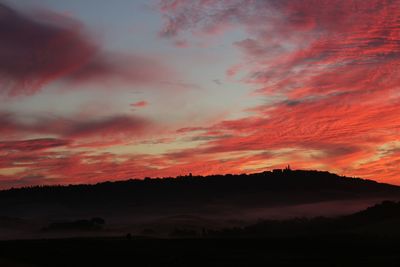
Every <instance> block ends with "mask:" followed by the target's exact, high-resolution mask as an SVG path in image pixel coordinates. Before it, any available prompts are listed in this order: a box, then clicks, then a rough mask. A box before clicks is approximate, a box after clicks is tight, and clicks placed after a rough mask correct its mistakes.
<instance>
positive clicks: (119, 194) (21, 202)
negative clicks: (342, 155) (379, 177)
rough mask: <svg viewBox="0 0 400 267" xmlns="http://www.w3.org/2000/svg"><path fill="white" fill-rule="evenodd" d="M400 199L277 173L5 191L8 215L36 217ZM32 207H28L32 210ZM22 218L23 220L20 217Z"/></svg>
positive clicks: (344, 180) (370, 186) (359, 184)
mask: <svg viewBox="0 0 400 267" xmlns="http://www.w3.org/2000/svg"><path fill="white" fill-rule="evenodd" d="M390 195H396V196H400V187H397V186H394V185H389V184H382V183H377V182H375V181H371V180H364V179H360V178H348V177H342V176H338V175H336V174H332V173H329V172H322V171H305V170H290V169H289V170H288V169H286V170H274V171H272V172H269V171H266V172H262V173H255V174H239V175H231V174H227V175H211V176H205V177H203V176H192V175H188V176H179V177H176V178H172V177H167V178H155V179H150V178H146V179H144V180H136V179H133V180H127V181H118V182H104V183H98V184H95V185H88V184H86V185H69V186H36V187H26V188H19V189H10V190H4V191H0V209H1V210H2V212H3V214H4V215H7V216H8V215H10V216H16V217H18V216H22V215H26V216H31V217H32V216H34V215H38V214H40V212H42V213H43V214H47V213H49V210H51V211H52V212H54V213H55V214H56V213H57V212H67V213H68V212H69V213H71V214H72V213H81V214H82V213H84V212H85V211H91V212H92V213H90V214H87V215H88V216H97V214H100V216H101V217H103V215H102V214H104V213H106V211H112V212H113V213H114V214H118V213H128V212H129V211H132V210H135V209H137V208H140V207H145V208H146V212H151V211H156V210H157V209H158V208H160V210H162V211H163V212H175V211H194V210H196V209H197V210H201V209H202V208H204V207H205V206H207V208H208V209H209V208H213V207H214V208H216V209H217V208H218V207H222V206H224V205H229V206H235V207H246V206H249V207H257V206H260V207H264V206H266V205H280V204H285V205H286V204H299V203H311V202H316V201H327V200H343V199H362V198H368V197H387V196H390ZM27 206H28V207H27ZM21 214H22V215H21Z"/></svg>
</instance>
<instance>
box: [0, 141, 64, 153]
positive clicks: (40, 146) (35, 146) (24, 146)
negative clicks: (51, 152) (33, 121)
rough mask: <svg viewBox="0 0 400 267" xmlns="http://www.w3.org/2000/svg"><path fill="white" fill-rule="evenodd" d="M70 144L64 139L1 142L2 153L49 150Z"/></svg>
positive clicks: (0, 149)
mask: <svg viewBox="0 0 400 267" xmlns="http://www.w3.org/2000/svg"><path fill="white" fill-rule="evenodd" d="M69 143H70V142H69V141H68V140H63V139H54V138H42V139H31V140H22V141H3V142H0V151H36V150H44V149H48V148H54V147H61V146H66V145H68V144H69Z"/></svg>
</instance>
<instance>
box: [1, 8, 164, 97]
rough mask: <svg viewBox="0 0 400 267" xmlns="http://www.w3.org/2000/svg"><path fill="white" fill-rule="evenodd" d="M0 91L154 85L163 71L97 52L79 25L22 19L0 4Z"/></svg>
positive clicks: (57, 18) (58, 18)
mask: <svg viewBox="0 0 400 267" xmlns="http://www.w3.org/2000/svg"><path fill="white" fill-rule="evenodd" d="M0 38H1V40H2V41H1V43H0V92H3V93H6V94H9V95H18V94H33V93H35V92H37V91H39V90H40V89H41V87H42V86H43V85H45V84H47V83H49V82H52V81H55V80H62V81H64V82H82V81H98V80H100V81H101V82H103V81H104V80H106V79H117V80H123V81H127V82H131V83H132V82H133V83H143V82H155V81H160V80H162V79H164V78H166V77H167V74H168V73H169V71H167V69H166V68H164V67H162V66H161V65H160V64H159V63H158V62H155V60H152V59H149V58H146V57H143V56H140V57H139V56H130V55H116V54H109V53H105V52H104V51H102V50H101V49H100V47H99V45H98V44H96V43H95V42H94V41H93V40H92V39H91V38H90V37H88V33H87V32H86V31H85V27H84V26H83V25H82V23H80V22H79V21H77V20H75V19H72V18H70V17H65V16H63V15H61V14H57V13H51V12H47V13H41V16H40V17H38V16H34V15H27V14H23V13H20V12H18V11H16V10H13V9H12V8H9V7H7V6H5V5H4V4H0Z"/></svg>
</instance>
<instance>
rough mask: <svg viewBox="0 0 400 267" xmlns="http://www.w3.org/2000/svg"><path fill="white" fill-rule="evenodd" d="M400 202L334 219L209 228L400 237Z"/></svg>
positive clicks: (279, 234)
mask: <svg viewBox="0 0 400 267" xmlns="http://www.w3.org/2000/svg"><path fill="white" fill-rule="evenodd" d="M399 223H400V202H394V201H383V202H381V203H379V204H376V205H374V206H371V207H368V208H367V209H364V210H362V211H359V212H356V213H353V214H350V215H345V216H340V217H334V218H326V217H316V218H294V219H289V220H266V221H261V222H258V223H256V224H252V225H248V226H245V227H235V228H225V229H219V230H216V231H212V230H211V231H208V232H207V235H206V236H207V237H208V238H210V237H213V238H216V237H217V238H238V237H240V238H288V237H289V238H294V237H315V236H333V235H336V236H343V235H360V236H374V237H376V236H379V237H397V238H399V237H400V230H399V229H398V225H399Z"/></svg>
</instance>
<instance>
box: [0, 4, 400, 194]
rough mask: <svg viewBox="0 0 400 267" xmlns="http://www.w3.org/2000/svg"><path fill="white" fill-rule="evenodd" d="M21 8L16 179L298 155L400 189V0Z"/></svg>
mask: <svg viewBox="0 0 400 267" xmlns="http://www.w3.org/2000/svg"><path fill="white" fill-rule="evenodd" d="M16 3H17V4H15V5H13V6H9V5H8V4H6V3H3V4H1V3H0V22H1V23H0V24H1V25H0V37H1V38H0V40H1V41H0V103H1V106H0V156H1V157H0V188H9V187H19V186H30V185H40V184H69V183H94V182H99V181H105V180H119V179H129V178H143V177H167V176H177V175H184V174H188V173H193V174H196V175H197V174H199V175H207V174H219V173H222V174H223V173H243V172H249V173H250V172H258V171H263V170H270V169H273V168H282V167H283V166H285V165H286V164H288V163H289V164H290V165H291V166H292V168H294V169H318V170H328V171H331V172H335V173H338V174H340V175H346V176H357V177H363V178H368V179H374V180H377V181H382V182H388V183H393V184H400V176H399V169H400V167H399V166H400V138H399V136H400V73H399V72H400V0H354V1H348V0H279V1H276V0H264V1H260V0H232V1H223V0H219V1H217V0H199V1H189V0H159V1H158V0H157V1H151V3H150V4H149V2H148V1H137V2H136V1H135V5H133V4H132V6H130V5H129V3H126V2H125V1H113V3H110V2H107V1H105V2H100V3H98V4H97V5H98V8H97V10H98V12H97V13H98V14H92V13H91V12H90V10H91V9H92V7H91V6H90V5H93V4H94V3H93V2H92V1H90V0H86V1H79V2H77V3H65V2H64V3H62V2H58V1H53V2H51V1H47V0H43V1H40V0H29V1H28V2H24V3H31V6H35V7H36V8H30V7H29V5H28V7H22V4H21V5H20V4H18V1H16ZM21 3H22V2H21ZM127 5H128V6H127ZM37 6H40V8H37ZM96 27H98V28H96ZM99 29H102V30H101V31H100V32H101V33H100V34H99Z"/></svg>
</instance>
